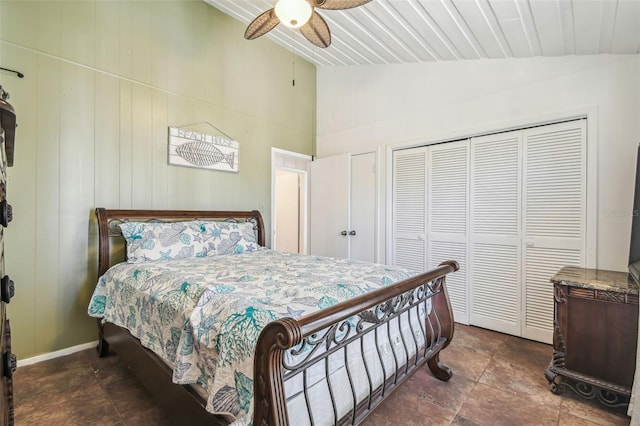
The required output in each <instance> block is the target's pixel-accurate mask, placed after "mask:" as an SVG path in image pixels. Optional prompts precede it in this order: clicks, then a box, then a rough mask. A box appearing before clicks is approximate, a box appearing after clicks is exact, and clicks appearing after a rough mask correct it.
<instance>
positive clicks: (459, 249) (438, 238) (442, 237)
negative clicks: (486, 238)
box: [427, 140, 469, 324]
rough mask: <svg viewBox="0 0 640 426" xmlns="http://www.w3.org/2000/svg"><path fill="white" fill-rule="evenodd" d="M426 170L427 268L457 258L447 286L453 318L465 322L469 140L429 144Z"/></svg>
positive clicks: (467, 312) (466, 308) (466, 310)
mask: <svg viewBox="0 0 640 426" xmlns="http://www.w3.org/2000/svg"><path fill="white" fill-rule="evenodd" d="M427 170H428V181H427V182H428V189H429V190H428V202H427V205H428V207H429V211H428V215H427V216H428V223H427V241H428V254H429V256H428V257H429V268H430V269H431V268H435V267H436V266H438V265H439V264H440V263H441V262H442V261H444V260H449V259H452V260H456V261H458V263H459V264H460V270H459V271H458V272H456V273H455V274H450V275H449V276H447V290H448V292H449V297H450V299H451V307H452V309H453V316H454V318H455V320H456V321H457V322H461V323H465V324H468V323H469V310H468V305H467V303H468V298H467V294H468V289H467V246H468V244H467V238H468V235H467V233H468V229H467V228H468V226H467V219H468V208H467V206H468V194H469V141H468V140H464V141H460V142H451V143H446V144H441V145H433V146H431V147H429V161H428V167H427Z"/></svg>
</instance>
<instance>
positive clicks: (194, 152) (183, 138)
mask: <svg viewBox="0 0 640 426" xmlns="http://www.w3.org/2000/svg"><path fill="white" fill-rule="evenodd" d="M239 147H240V145H239V144H238V141H235V140H233V139H230V138H227V137H224V136H214V135H208V134H206V133H199V132H194V131H193V130H189V129H182V128H179V127H169V164H173V165H176V166H187V167H197V168H201V169H210V170H222V171H225V172H235V173H237V172H238V170H239V168H238V160H239V158H238V153H239Z"/></svg>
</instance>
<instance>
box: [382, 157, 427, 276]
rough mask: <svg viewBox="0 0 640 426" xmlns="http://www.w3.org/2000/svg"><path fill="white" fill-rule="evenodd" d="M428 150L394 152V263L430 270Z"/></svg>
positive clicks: (392, 218)
mask: <svg viewBox="0 0 640 426" xmlns="http://www.w3.org/2000/svg"><path fill="white" fill-rule="evenodd" d="M427 154H428V148H427V147H420V148H412V149H405V150H400V151H394V152H393V183H392V185H393V188H392V197H393V201H392V217H391V223H392V228H393V229H392V232H393V242H392V244H393V248H392V259H391V263H393V264H395V265H399V266H403V267H406V268H410V269H413V270H415V271H420V272H422V271H425V270H426V269H427V238H426V223H427Z"/></svg>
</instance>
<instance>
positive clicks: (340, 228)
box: [310, 154, 350, 258]
mask: <svg viewBox="0 0 640 426" xmlns="http://www.w3.org/2000/svg"><path fill="white" fill-rule="evenodd" d="M310 170H311V172H310V174H311V176H310V181H311V183H310V188H311V190H310V197H311V202H310V211H311V212H310V213H311V217H310V229H311V254H315V255H319V256H334V257H343V258H348V257H349V237H348V232H347V231H348V230H349V228H350V223H349V217H350V214H349V213H350V212H349V209H350V203H349V192H350V186H349V178H350V156H349V155H348V154H344V155H338V156H334V157H326V158H320V159H317V160H314V161H313V162H311V167H310ZM343 233H344V234H343Z"/></svg>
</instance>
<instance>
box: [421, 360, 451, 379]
mask: <svg viewBox="0 0 640 426" xmlns="http://www.w3.org/2000/svg"><path fill="white" fill-rule="evenodd" d="M427 365H428V366H429V370H431V374H433V375H434V376H436V378H437V379H440V380H442V381H443V382H446V381H448V380H449V379H450V378H451V376H453V372H452V371H451V369H450V368H449V367H447V366H446V365H444V364H443V363H441V362H440V353H437V354H435V355H434V356H433V357H431V358H429V360H428V361H427Z"/></svg>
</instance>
